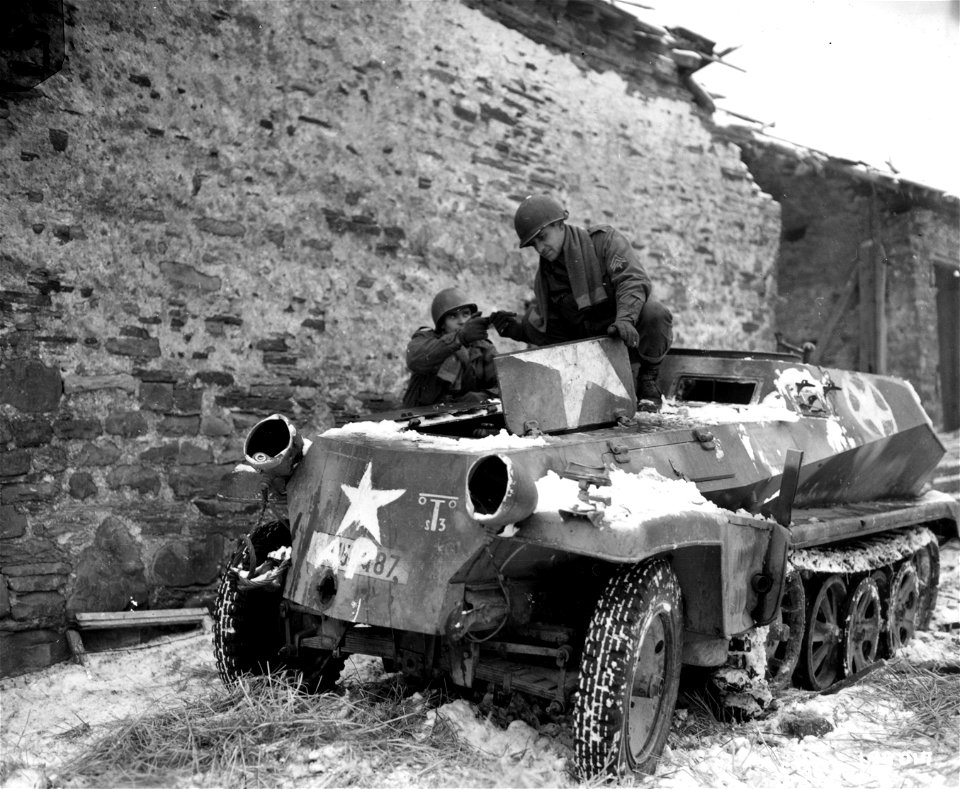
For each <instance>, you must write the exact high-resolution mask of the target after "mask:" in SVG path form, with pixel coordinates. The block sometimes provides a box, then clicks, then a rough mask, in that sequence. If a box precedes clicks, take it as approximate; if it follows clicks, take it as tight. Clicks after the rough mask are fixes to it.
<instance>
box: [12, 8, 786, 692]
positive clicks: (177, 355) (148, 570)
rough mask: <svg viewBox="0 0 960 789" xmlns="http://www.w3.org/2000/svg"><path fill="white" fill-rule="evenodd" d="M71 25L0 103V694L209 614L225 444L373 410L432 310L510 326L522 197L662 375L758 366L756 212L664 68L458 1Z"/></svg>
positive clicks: (517, 290) (95, 14)
mask: <svg viewBox="0 0 960 789" xmlns="http://www.w3.org/2000/svg"><path fill="white" fill-rule="evenodd" d="M474 5H475V4H474ZM518 5H519V6H523V7H524V8H527V9H528V11H529V13H530V14H534V16H533V17H528V18H530V19H534V21H537V19H538V18H537V17H536V16H535V15H536V14H538V13H539V14H542V15H543V16H542V17H540V21H541V22H542V23H543V24H549V23H550V20H551V19H552V18H553V17H552V12H550V10H549V7H548V6H549V4H542V3H539V4H538V3H526V4H522V3H521V4H518ZM66 9H67V20H66V63H65V65H64V68H63V70H62V71H61V72H60V73H59V74H57V75H55V76H54V77H52V78H51V79H49V80H47V81H46V82H44V83H42V84H41V85H39V86H38V87H37V88H35V89H32V90H29V91H26V92H23V93H18V94H6V95H4V96H2V97H0V177H2V183H3V184H4V189H3V192H2V194H0V228H2V230H0V654H2V665H0V675H4V674H11V673H18V672H21V671H24V670H29V669H31V668H34V667H37V666H42V665H46V664H48V663H50V662H52V661H55V660H58V659H62V658H64V657H65V656H66V654H67V651H66V645H65V641H64V637H63V633H64V629H65V628H66V627H67V624H68V622H69V615H70V613H71V612H75V611H96V610H116V609H119V608H122V607H123V606H124V604H125V603H126V602H127V600H129V599H130V598H131V597H132V598H134V599H136V600H137V601H138V602H139V603H140V604H141V605H146V606H150V607H174V606H179V605H184V604H188V605H197V604H203V603H205V602H209V601H210V599H211V596H212V590H213V588H214V585H215V581H216V577H217V573H218V571H219V567H220V565H221V563H222V561H223V559H224V556H225V555H226V553H227V552H228V551H229V550H230V547H231V545H232V540H233V538H234V537H235V536H236V535H238V534H239V533H241V532H243V531H244V530H245V529H246V528H248V527H249V525H250V523H251V519H252V518H254V517H255V505H251V506H248V505H244V504H236V503H225V502H223V501H219V500H218V499H217V498H216V492H217V488H218V484H219V482H220V480H221V478H222V477H223V475H224V474H225V473H226V472H227V471H229V470H230V469H231V468H232V467H233V465H234V464H235V463H236V462H237V461H238V460H239V459H240V458H241V454H242V440H243V437H244V435H245V432H246V430H247V429H248V428H249V427H250V426H251V425H252V424H254V423H255V422H256V421H257V420H259V419H261V418H262V417H264V416H266V415H268V414H270V413H274V412H282V413H284V414H286V415H288V416H290V417H291V418H292V419H293V420H294V421H295V422H296V423H297V424H298V426H299V427H300V428H301V429H302V430H303V431H304V432H306V433H307V434H310V433H313V432H315V431H318V430H321V429H324V428H326V427H329V426H332V425H334V424H336V423H339V422H342V421H343V420H344V419H347V418H350V417H352V416H355V415H358V414H363V413H366V412H369V411H372V410H377V409H382V408H384V407H386V406H388V405H390V404H391V403H395V402H396V400H397V397H398V396H399V395H400V393H401V392H402V390H403V387H404V384H405V379H406V371H405V369H404V363H403V358H404V348H405V344H406V341H407V338H408V337H409V336H410V334H411V333H412V332H413V331H414V330H415V329H416V328H417V327H418V326H420V325H422V324H424V323H426V322H427V321H428V314H427V311H428V305H429V300H430V298H431V297H432V296H433V294H434V293H435V292H436V291H437V290H438V289H440V288H442V287H446V286H450V285H458V286H460V287H462V288H464V289H466V290H467V291H468V292H470V293H472V294H475V297H476V299H477V301H478V302H479V305H480V308H481V309H482V310H483V311H484V312H489V311H491V310H493V309H495V308H501V309H511V308H512V309H519V308H520V306H521V303H522V300H523V299H524V298H526V297H527V295H528V293H529V292H530V290H531V285H532V275H533V272H534V269H535V265H536V261H535V259H534V258H533V255H532V253H530V252H529V251H524V252H521V251H520V250H518V249H516V238H515V236H514V234H513V229H512V221H511V220H512V216H513V211H514V209H515V206H516V205H517V203H518V202H519V201H520V200H521V199H522V198H523V197H524V196H526V195H527V194H529V193H531V192H536V191H547V192H550V193H553V194H555V195H557V196H558V197H560V198H561V199H563V200H565V201H566V202H567V204H568V206H569V208H570V212H571V220H572V221H574V222H577V223H580V224H589V223H600V222H605V223H610V224H613V225H614V226H616V227H618V228H620V229H622V230H623V231H625V232H626V233H627V234H628V235H629V237H630V238H631V239H632V240H633V243H634V245H635V246H636V248H637V250H638V253H639V254H640V257H641V259H642V260H643V262H644V264H645V265H646V266H647V268H648V271H649V272H650V274H651V275H652V277H653V280H654V282H655V283H656V289H657V294H658V296H659V297H660V298H661V299H662V300H663V301H665V302H666V303H667V304H668V305H669V306H670V307H671V308H672V309H673V310H674V314H675V317H676V327H677V344H678V345H688V346H715V347H726V348H746V349H758V350H772V349H773V347H774V345H773V342H774V341H773V336H772V334H773V332H772V326H773V314H772V310H771V306H770V305H772V304H773V303H774V298H775V296H776V289H775V284H774V282H775V280H774V276H773V265H774V260H775V257H776V253H777V246H778V242H779V235H780V224H779V217H780V212H779V206H778V205H777V204H776V203H775V202H774V201H773V200H772V199H771V198H770V197H769V196H767V195H766V194H764V193H762V192H761V191H760V189H759V188H758V187H757V185H756V184H755V183H754V181H753V179H752V178H751V176H750V174H749V172H748V170H747V168H746V166H745V165H744V164H743V163H742V162H741V160H740V154H739V149H738V148H737V146H736V145H734V144H732V143H729V142H723V141H720V140H717V139H715V138H714V136H713V135H712V134H711V131H710V128H709V122H708V118H707V117H706V115H705V113H704V110H702V109H701V108H699V107H698V106H697V105H696V104H695V103H694V100H693V97H692V96H691V95H690V93H689V91H686V90H684V88H683V85H682V84H681V81H680V79H679V77H678V75H677V72H676V66H675V65H674V63H673V61H672V60H671V59H670V58H669V57H667V56H665V55H664V54H662V53H659V54H658V53H656V52H652V53H651V52H647V53H646V54H645V55H643V56H644V57H646V58H647V59H646V60H644V61H643V62H644V63H645V64H646V65H645V66H644V68H642V69H639V70H638V69H629V68H624V69H623V70H622V73H621V72H620V71H618V70H617V69H616V68H614V67H612V66H610V65H609V64H606V65H604V66H603V67H602V68H600V67H598V66H597V64H596V63H593V62H590V61H589V60H584V58H582V57H581V56H580V55H579V54H578V53H574V54H573V55H571V54H568V53H566V52H563V51H560V50H559V49H558V48H557V47H548V46H547V44H544V43H538V42H535V41H533V40H532V39H531V38H530V37H528V36H526V35H524V34H523V32H522V31H521V30H515V29H510V28H508V27H506V26H505V25H504V24H502V23H501V22H499V21H497V20H496V19H494V18H492V17H491V16H488V15H486V14H485V13H484V10H483V9H478V8H475V7H473V5H467V4H462V3H459V2H455V1H454V0H430V1H429V2H425V1H421V0H413V1H410V0H406V1H404V0H401V1H400V2H389V3H388V2H342V1H341V2H321V1H320V0H315V1H314V2H310V3H295V2H268V1H267V0H252V1H251V2H243V3H240V2H231V1H230V0H226V1H225V2H217V3H194V2H186V0H161V2H158V3H149V4H148V3H128V2H122V1H121V0H89V2H85V3H83V4H78V5H77V6H72V5H70V4H69V3H68V4H66ZM564 24H567V25H568V27H567V28H564V29H565V30H566V31H567V34H568V35H569V36H572V37H573V39H572V40H576V39H577V37H578V36H579V37H582V38H583V39H584V40H585V41H587V40H588V39H589V42H590V43H591V45H592V46H594V48H595V49H596V47H597V46H601V45H602V41H601V45H598V44H597V41H598V39H597V36H598V35H600V33H598V32H597V31H596V30H594V29H590V28H588V27H577V25H576V24H574V23H571V22H569V21H568V22H565V23H564ZM584 24H586V23H584ZM570 25H573V26H572V27H570ZM641 54H643V53H641ZM638 57H639V55H638ZM625 62H626V61H625ZM638 62H639V61H638ZM627 65H629V63H628V64H627ZM494 340H495V342H496V343H497V345H498V347H499V348H501V349H502V350H513V349H514V347H516V346H512V347H511V344H510V343H509V342H506V341H502V340H498V339H497V338H496V337H494Z"/></svg>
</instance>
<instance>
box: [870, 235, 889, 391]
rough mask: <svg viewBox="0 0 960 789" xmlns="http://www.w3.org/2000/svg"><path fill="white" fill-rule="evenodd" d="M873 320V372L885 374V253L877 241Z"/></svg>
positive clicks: (874, 265) (875, 247) (874, 257)
mask: <svg viewBox="0 0 960 789" xmlns="http://www.w3.org/2000/svg"><path fill="white" fill-rule="evenodd" d="M873 319H874V341H873V342H874V347H875V348H876V366H877V369H876V371H875V372H877V373H879V374H880V375H886V374H887V251H886V250H885V249H884V248H883V244H881V243H880V242H879V241H878V242H877V243H876V244H874V246H873Z"/></svg>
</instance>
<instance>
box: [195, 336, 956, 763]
mask: <svg viewBox="0 0 960 789" xmlns="http://www.w3.org/2000/svg"><path fill="white" fill-rule="evenodd" d="M496 365H497V372H498V378H499V383H500V395H501V396H500V397H499V398H497V399H492V400H487V401H484V402H481V403H460V404H457V403H453V404H448V405H441V406H434V407H429V408H419V409H411V410H407V411H403V412H397V413H393V414H387V415H384V416H383V418H382V419H379V420H377V421H359V422H355V423H348V424H344V425H342V426H341V427H337V428H333V429H330V430H327V431H326V432H324V433H322V434H320V435H317V436H313V437H311V438H306V437H304V436H302V435H301V434H300V433H299V432H298V431H297V429H296V427H295V426H294V425H293V424H292V422H291V421H290V420H289V419H287V418H286V417H285V416H283V415H279V414H278V415H274V416H271V417H269V418H267V419H264V420H263V421H261V422H259V423H258V424H256V425H255V426H254V427H253V428H252V429H251V430H250V432H249V433H248V435H247V437H246V440H245V443H244V455H245V463H244V464H242V465H241V466H238V470H237V472H236V473H235V474H234V475H233V478H232V480H231V482H230V489H231V490H232V491H233V494H232V495H239V494H238V493H237V492H236V491H238V490H240V489H242V488H246V489H252V490H255V491H256V492H257V495H259V496H261V497H262V499H263V502H264V505H263V513H262V514H261V517H260V521H259V523H258V525H257V526H256V527H255V528H253V529H252V531H250V532H249V533H248V534H247V535H246V536H245V537H243V538H242V539H241V540H240V541H239V543H238V547H237V549H236V552H235V553H234V555H233V557H232V558H231V560H230V562H229V566H228V568H227V570H226V571H225V573H224V574H223V576H222V579H221V583H220V588H219V592H218V602H217V616H216V620H215V630H214V635H215V649H216V657H217V664H218V669H219V672H220V675H221V677H222V679H223V680H224V681H225V682H228V683H229V682H235V681H236V680H238V679H239V678H241V677H243V676H245V675H251V674H259V673H264V672H266V671H271V670H282V671H285V672H289V673H290V674H291V675H296V676H297V677H298V679H299V681H300V682H302V683H303V684H304V685H305V686H307V687H309V688H311V689H314V690H324V689H329V688H331V687H332V686H333V685H334V684H335V683H336V682H337V680H338V677H339V673H340V669H341V668H342V666H343V663H344V659H345V658H346V656H348V655H351V654H362V655H372V656H378V657H380V658H382V660H383V662H384V665H385V666H386V667H387V668H388V669H389V670H395V671H401V672H403V673H404V674H405V675H407V676H409V677H411V678H418V679H430V678H434V677H438V676H443V677H445V678H446V679H447V680H448V681H452V682H453V683H454V684H456V685H459V686H463V687H465V688H473V687H482V686H486V687H499V688H503V689H506V690H512V691H523V692H526V693H529V694H534V695H536V696H540V697H544V698H546V699H551V700H555V701H556V702H558V703H560V704H564V705H566V704H570V705H572V707H571V708H572V714H573V721H574V735H575V754H576V761H577V767H578V769H579V770H580V772H581V774H582V775H583V776H584V777H593V776H598V775H603V774H605V773H616V772H621V771H627V772H629V771H634V772H650V771H653V770H654V769H655V767H656V763H657V760H658V759H659V757H660V754H661V752H662V750H663V746H664V743H665V741H666V737H667V734H668V731H669V727H670V721H671V717H672V713H673V710H674V706H675V703H676V699H677V693H678V687H679V683H680V672H681V667H682V666H698V667H703V669H704V670H705V671H708V672H709V671H713V672H714V673H715V675H716V683H717V686H718V687H720V688H725V689H726V691H727V692H728V695H729V696H730V697H731V699H736V698H737V696H738V693H739V694H741V695H746V696H750V692H746V693H745V694H744V693H743V691H744V689H745V687H746V686H749V685H750V684H751V679H752V680H754V683H753V684H754V685H756V684H764V683H765V687H766V689H767V692H769V688H771V687H772V688H776V686H778V685H785V684H787V683H790V682H795V683H797V684H799V685H801V686H804V687H807V688H811V689H815V690H821V689H825V688H827V687H829V686H830V685H832V684H833V683H835V682H837V681H838V680H840V679H842V678H844V677H847V676H850V675H853V674H855V673H857V672H860V671H863V670H865V669H867V668H868V667H869V666H870V665H871V664H872V663H874V662H875V661H878V660H879V659H881V658H883V657H885V656H888V655H891V654H893V653H895V652H896V651H897V650H898V649H899V648H900V647H901V646H902V645H903V644H904V643H905V642H907V641H908V640H909V639H910V638H911V637H912V635H913V633H914V631H915V630H916V629H917V628H922V627H924V626H925V625H926V624H927V622H928V620H929V617H930V614H931V610H932V608H933V606H934V603H935V600H936V595H937V583H938V575H939V562H938V556H939V553H938V541H939V540H942V539H945V538H947V537H949V536H952V535H955V534H956V532H957V521H958V505H957V503H956V502H955V501H954V500H953V499H952V498H951V497H949V496H946V495H944V494H940V493H937V492H935V491H930V490H929V487H930V486H929V480H930V478H931V476H932V473H933V471H934V469H935V467H936V466H937V463H938V461H939V460H940V458H941V457H942V455H943V453H944V448H943V446H942V445H941V443H940V442H939V440H938V438H937V436H936V434H935V432H934V430H933V429H932V426H931V423H930V420H929V418H928V417H927V415H926V414H925V412H924V410H923V407H922V406H921V404H920V402H919V399H918V398H917V396H916V393H915V392H914V390H913V388H912V387H911V386H910V384H909V383H908V382H906V381H903V380H900V379H897V378H894V377H888V376H879V375H870V374H865V373H860V372H851V371H847V370H841V369H832V368H823V367H819V366H814V365H809V364H804V363H802V362H801V361H800V360H799V359H798V358H796V357H794V356H789V355H781V354H771V353H734V352H726V351H719V352H713V351H692V350H677V349H675V350H673V351H671V353H670V354H669V355H668V356H667V358H666V359H665V360H664V362H663V364H662V367H661V373H660V385H661V387H662V388H663V390H664V393H665V396H666V401H665V406H664V409H663V411H661V412H660V413H655V414H651V413H638V412H637V411H636V400H635V393H634V389H633V383H632V377H631V375H630V367H629V361H628V359H627V354H626V349H625V348H624V346H623V345H622V343H621V342H620V341H619V340H615V339H610V338H604V339H596V340H585V341H581V342H574V343H565V344H562V345H556V346H550V347H545V348H539V349H533V350H527V351H520V352H517V353H511V354H503V355H501V356H498V357H497V359H496ZM271 512H272V513H273V515H272V516H270V515H269V513H271ZM756 680H759V681H760V682H759V683H757V682H756ZM747 691H749V688H747ZM768 698H769V696H768ZM742 701H743V699H741V702H742ZM747 701H748V702H750V703H757V704H759V705H760V706H762V705H763V703H764V702H763V698H762V697H761V695H760V694H757V693H755V692H754V693H753V695H752V696H751V698H750V699H747ZM745 706H747V705H746V704H745Z"/></svg>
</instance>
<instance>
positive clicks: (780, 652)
mask: <svg viewBox="0 0 960 789" xmlns="http://www.w3.org/2000/svg"><path fill="white" fill-rule="evenodd" d="M806 608H807V596H806V594H805V593H804V591H803V580H802V579H801V578H800V573H799V572H798V571H797V570H790V572H788V573H787V575H786V577H785V578H784V579H783V596H782V597H781V598H780V608H779V610H778V611H777V614H776V616H775V617H774V620H773V621H772V622H771V623H770V627H769V629H768V630H767V642H766V651H767V683H768V684H769V686H770V687H771V688H781V687H784V686H786V685H788V684H790V678H791V677H792V676H793V672H794V670H795V669H796V668H797V662H798V661H799V660H800V648H801V646H802V644H803V626H804V617H805V615H806Z"/></svg>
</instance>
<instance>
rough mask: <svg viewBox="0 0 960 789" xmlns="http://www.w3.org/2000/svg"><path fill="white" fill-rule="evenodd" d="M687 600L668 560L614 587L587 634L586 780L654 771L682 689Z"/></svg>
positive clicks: (582, 750)
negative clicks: (681, 677) (678, 692)
mask: <svg viewBox="0 0 960 789" xmlns="http://www.w3.org/2000/svg"><path fill="white" fill-rule="evenodd" d="M682 647H683V600H682V597H681V593H680V584H679V582H678V581H677V577H676V575H675V574H674V572H673V570H672V569H671V567H670V565H669V564H668V563H667V562H665V561H662V560H654V561H651V562H647V563H645V564H642V565H639V566H636V567H629V568H624V569H623V570H620V571H618V572H617V573H616V574H615V575H614V576H613V577H612V578H611V579H610V580H609V581H608V583H607V586H606V588H605V589H604V591H603V593H602V594H601V596H600V599H599V601H598V603H597V607H596V609H595V611H594V614H593V618H592V619H591V621H590V626H589V629H588V631H587V637H586V641H585V643H584V649H583V659H582V661H581V664H580V681H579V687H578V692H577V702H576V706H575V708H574V735H575V755H576V762H577V767H578V769H579V770H580V772H581V773H582V775H583V776H584V778H585V779H592V778H596V777H599V776H604V775H609V774H613V775H617V774H619V773H621V772H634V773H652V772H653V771H654V770H655V769H656V766H657V763H658V761H659V759H660V754H661V753H662V752H663V746H664V744H665V743H666V740H667V734H668V733H669V731H670V722H671V719H672V718H673V710H674V706H675V705H676V701H677V691H678V689H679V686H680V665H681V653H682Z"/></svg>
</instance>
